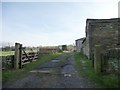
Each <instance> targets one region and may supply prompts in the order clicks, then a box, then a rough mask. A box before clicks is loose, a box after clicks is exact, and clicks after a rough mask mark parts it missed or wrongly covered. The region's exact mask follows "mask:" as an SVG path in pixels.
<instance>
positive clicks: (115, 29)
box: [78, 18, 120, 59]
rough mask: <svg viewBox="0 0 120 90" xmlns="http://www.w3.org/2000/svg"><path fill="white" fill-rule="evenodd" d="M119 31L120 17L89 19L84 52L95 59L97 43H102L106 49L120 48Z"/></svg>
mask: <svg viewBox="0 0 120 90" xmlns="http://www.w3.org/2000/svg"><path fill="white" fill-rule="evenodd" d="M119 31H120V18H113V19H87V20H86V38H85V39H84V40H83V42H82V44H83V45H82V46H83V47H82V50H83V53H84V54H85V55H86V56H87V57H88V58H89V59H94V57H93V56H94V47H95V45H101V46H102V48H103V49H104V50H106V49H109V48H117V47H118V48H120V33H119ZM80 48H81V47H80ZM78 50H79V49H78Z"/></svg>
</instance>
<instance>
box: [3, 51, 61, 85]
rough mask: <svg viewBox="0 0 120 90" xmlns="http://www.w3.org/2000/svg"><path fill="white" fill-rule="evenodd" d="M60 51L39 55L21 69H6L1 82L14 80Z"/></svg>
mask: <svg viewBox="0 0 120 90" xmlns="http://www.w3.org/2000/svg"><path fill="white" fill-rule="evenodd" d="M61 54H62V53H55V54H49V55H43V56H41V57H39V59H38V60H37V61H34V62H32V63H29V64H26V65H25V66H24V67H23V68H22V69H17V70H7V71H3V72H2V82H3V83H6V82H10V81H13V80H16V79H17V78H21V77H23V76H24V75H25V74H27V73H28V72H29V71H30V70H32V69H35V68H36V67H38V65H41V64H43V63H45V62H48V61H50V60H51V59H53V58H55V57H57V56H59V55H61Z"/></svg>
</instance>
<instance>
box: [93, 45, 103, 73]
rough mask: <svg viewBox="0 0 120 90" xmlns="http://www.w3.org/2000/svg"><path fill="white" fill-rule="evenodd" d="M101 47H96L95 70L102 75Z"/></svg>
mask: <svg viewBox="0 0 120 90" xmlns="http://www.w3.org/2000/svg"><path fill="white" fill-rule="evenodd" d="M101 64H102V63H101V46H100V45H95V49H94V70H95V72H96V73H98V74H99V73H101V69H102V67H101V66H102V65H101Z"/></svg>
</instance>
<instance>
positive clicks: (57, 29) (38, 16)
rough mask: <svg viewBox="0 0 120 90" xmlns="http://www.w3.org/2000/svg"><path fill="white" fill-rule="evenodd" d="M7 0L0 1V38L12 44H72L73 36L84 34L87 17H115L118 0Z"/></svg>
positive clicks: (75, 37) (79, 36) (78, 36)
mask: <svg viewBox="0 0 120 90" xmlns="http://www.w3.org/2000/svg"><path fill="white" fill-rule="evenodd" d="M8 1H10V0H3V2H2V3H1V4H0V8H2V41H3V42H10V43H12V44H14V43H15V42H19V43H22V44H23V45H24V46H39V45H42V46H44V45H45V46H49V45H50V46H51V45H61V44H73V43H74V42H75V40H76V39H79V38H82V37H85V25H86V19H87V18H92V19H109V18H117V17H118V1H119V0H109V1H108V0H107V2H106V1H105V0H104V1H103V0H101V2H95V1H94V0H93V1H92V2H91V1H90V0H81V2H70V0H69V2H55V0H54V2H47V1H48V0H47V1H46V0H45V1H46V2H35V1H38V0H29V1H31V2H8ZM11 1H15V0H11ZM24 1H28V0H24ZM32 1H34V2H32ZM41 1H42V0H41ZM52 1H53V0H52ZM64 1H65V0H64ZM66 1H68V0H66ZM71 1H73V0H71ZM76 1H77V0H76ZM99 1H100V0H99ZM113 1H114V2H113ZM0 24H1V22H0Z"/></svg>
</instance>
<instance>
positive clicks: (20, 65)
mask: <svg viewBox="0 0 120 90" xmlns="http://www.w3.org/2000/svg"><path fill="white" fill-rule="evenodd" d="M19 68H20V69H21V68H22V44H20V47H19Z"/></svg>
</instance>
